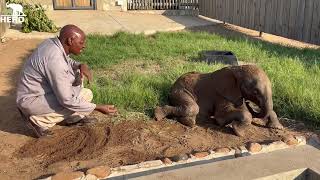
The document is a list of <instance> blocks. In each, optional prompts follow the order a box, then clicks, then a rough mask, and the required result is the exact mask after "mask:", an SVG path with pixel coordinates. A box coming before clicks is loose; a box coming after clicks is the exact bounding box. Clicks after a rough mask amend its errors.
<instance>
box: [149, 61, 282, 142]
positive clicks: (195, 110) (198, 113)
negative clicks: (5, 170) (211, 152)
mask: <svg viewBox="0 0 320 180" xmlns="http://www.w3.org/2000/svg"><path fill="white" fill-rule="evenodd" d="M246 100H250V101H252V102H254V103H255V104H256V105H258V106H259V108H260V109H261V111H260V112H255V111H254V110H253V109H252V108H251V106H249V104H248V103H247V101H246ZM169 102H170V105H165V106H163V107H156V109H155V118H156V120H162V119H163V118H165V117H167V116H174V117H176V118H177V120H178V121H179V122H180V123H182V124H184V125H187V126H190V127H192V126H194V125H195V124H196V120H199V119H209V118H210V117H212V116H213V117H214V120H215V121H216V123H217V124H219V125H221V126H224V125H227V124H230V123H232V127H233V130H234V132H235V133H236V134H237V135H238V136H243V135H244V131H245V129H246V127H248V126H249V125H250V124H251V122H252V118H253V117H257V118H264V119H266V120H267V121H268V124H267V125H268V127H270V128H277V129H282V128H283V126H282V125H281V124H280V122H279V120H278V118H277V114H276V113H275V112H274V111H273V102H272V90H271V83H270V80H269V78H268V77H267V75H266V74H265V72H264V71H263V70H262V69H261V68H259V67H258V66H256V65H242V66H230V67H225V68H222V69H220V70H217V71H214V72H212V73H207V74H201V73H197V72H189V73H186V74H184V75H182V76H181V77H180V78H178V80H177V81H176V82H175V83H174V84H173V86H172V88H171V92H170V94H169Z"/></svg>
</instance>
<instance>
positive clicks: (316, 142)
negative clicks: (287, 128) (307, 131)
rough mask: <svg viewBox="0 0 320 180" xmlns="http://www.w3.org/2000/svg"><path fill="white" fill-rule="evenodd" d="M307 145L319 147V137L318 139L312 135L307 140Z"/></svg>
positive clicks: (315, 135)
mask: <svg viewBox="0 0 320 180" xmlns="http://www.w3.org/2000/svg"><path fill="white" fill-rule="evenodd" d="M308 144H312V145H320V137H319V136H318V135H317V134H313V135H312V136H311V137H310V138H309V139H308Z"/></svg>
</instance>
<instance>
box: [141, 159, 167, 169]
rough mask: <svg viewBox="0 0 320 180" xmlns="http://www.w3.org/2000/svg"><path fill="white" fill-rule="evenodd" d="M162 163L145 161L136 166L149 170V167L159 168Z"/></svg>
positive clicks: (159, 161)
mask: <svg viewBox="0 0 320 180" xmlns="http://www.w3.org/2000/svg"><path fill="white" fill-rule="evenodd" d="M161 165H162V161H161V160H154V161H146V162H142V163H139V164H138V167H139V168H150V167H156V166H161Z"/></svg>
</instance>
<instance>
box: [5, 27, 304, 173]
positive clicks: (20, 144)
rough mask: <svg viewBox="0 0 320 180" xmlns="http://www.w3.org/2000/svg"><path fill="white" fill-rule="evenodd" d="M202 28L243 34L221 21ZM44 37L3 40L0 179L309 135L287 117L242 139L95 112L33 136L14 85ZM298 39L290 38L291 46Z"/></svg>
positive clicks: (206, 126)
mask: <svg viewBox="0 0 320 180" xmlns="http://www.w3.org/2000/svg"><path fill="white" fill-rule="evenodd" d="M198 30H199V29H198ZM203 30H207V31H211V32H219V33H225V32H227V33H226V34H227V35H228V33H231V34H235V35H239V33H238V32H234V31H232V30H226V29H224V28H223V27H221V26H215V27H204V28H203ZM241 35H243V34H241ZM252 38H256V37H254V36H252ZM277 40H278V41H279V39H277ZM41 41H42V40H37V39H28V40H11V41H8V42H7V43H4V44H0V57H1V66H0V73H1V76H0V97H1V98H0V106H1V109H0V114H1V115H2V116H1V121H0V142H1V143H0V179H32V178H37V177H41V176H43V175H50V174H54V173H56V172H59V171H71V170H79V169H80V170H81V169H86V168H89V167H92V166H96V165H100V164H107V165H109V166H111V167H115V166H119V165H127V164H134V163H138V162H142V161H145V160H153V159H159V158H162V157H170V156H174V155H177V154H180V153H191V152H193V151H206V150H210V149H215V148H218V147H237V146H241V145H243V144H245V143H246V142H251V141H252V142H268V141H270V140H279V139H281V138H282V137H283V136H286V135H288V134H308V133H307V132H306V131H305V127H304V125H303V124H301V123H293V121H288V120H287V121H285V120H283V121H282V122H283V124H284V125H285V126H286V129H285V130H270V129H267V128H265V127H264V126H263V123H262V122H261V121H259V120H256V122H257V123H256V125H252V126H251V128H250V129H248V131H247V134H246V136H245V137H242V138H240V137H237V136H235V135H234V134H233V133H232V130H231V129H230V128H227V127H225V128H220V127H217V126H215V125H214V124H213V123H212V122H199V124H198V126H197V127H196V128H193V129H189V128H186V127H184V126H182V125H181V124H179V123H176V122H175V121H163V122H155V121H147V122H145V121H142V120H139V119H134V120H133V119H130V120H132V121H124V122H122V123H117V124H114V123H112V122H111V121H110V119H109V118H108V117H106V116H101V115H99V114H94V116H96V117H97V118H98V119H99V121H100V123H99V124H97V125H95V126H85V127H57V128H56V129H55V130H54V132H55V135H54V136H53V137H51V138H41V139H35V138H33V137H32V136H33V134H32V132H31V131H30V130H29V129H28V128H27V127H26V126H25V124H24V123H23V122H22V120H21V118H20V115H19V114H18V112H17V110H16V106H15V84H16V79H17V77H18V73H19V70H20V69H21V66H22V64H23V61H24V59H25V58H26V57H27V56H28V55H29V54H30V52H31V51H32V50H33V49H34V48H35V47H36V46H37V45H38V44H39V43H40V42H41ZM281 42H282V41H281ZM295 43H297V42H296V41H289V44H290V45H292V44H293V45H295ZM297 46H298V47H304V46H305V44H304V43H300V44H299V43H298V45H297Z"/></svg>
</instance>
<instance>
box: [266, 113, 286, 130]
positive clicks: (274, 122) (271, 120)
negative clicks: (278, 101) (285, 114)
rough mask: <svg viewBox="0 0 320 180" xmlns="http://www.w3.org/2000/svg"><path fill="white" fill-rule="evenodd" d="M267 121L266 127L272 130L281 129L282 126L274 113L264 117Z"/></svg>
mask: <svg viewBox="0 0 320 180" xmlns="http://www.w3.org/2000/svg"><path fill="white" fill-rule="evenodd" d="M265 119H266V120H267V127H269V128H274V129H283V126H282V124H281V123H280V121H279V119H278V116H277V114H276V113H275V112H274V111H270V112H269V113H268V114H267V116H266V117H265Z"/></svg>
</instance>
